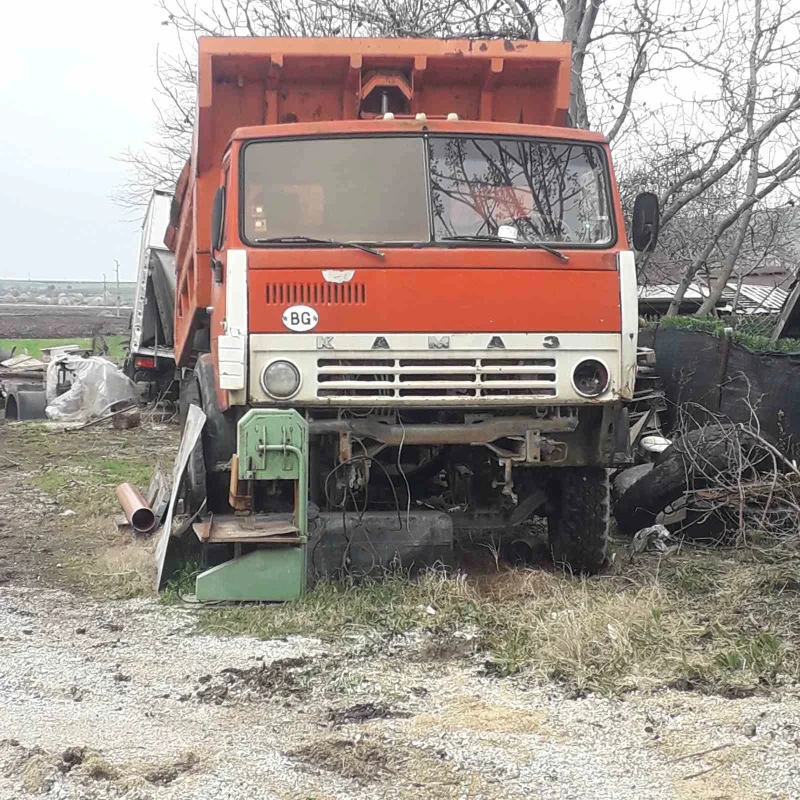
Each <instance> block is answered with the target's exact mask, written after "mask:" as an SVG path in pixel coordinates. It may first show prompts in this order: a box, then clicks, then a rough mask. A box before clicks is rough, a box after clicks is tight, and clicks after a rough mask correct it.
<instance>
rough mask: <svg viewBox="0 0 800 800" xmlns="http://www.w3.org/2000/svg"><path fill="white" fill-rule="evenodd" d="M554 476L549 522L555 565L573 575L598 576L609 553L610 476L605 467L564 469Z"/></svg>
mask: <svg viewBox="0 0 800 800" xmlns="http://www.w3.org/2000/svg"><path fill="white" fill-rule="evenodd" d="M554 473H555V474H554V481H553V482H554V486H553V490H554V491H553V496H554V502H553V504H552V507H551V511H550V514H549V515H548V518H547V527H548V537H549V539H550V550H551V552H552V555H553V562H554V563H555V565H556V566H558V567H563V568H564V569H567V570H570V571H571V572H573V573H593V572H598V571H599V570H600V569H602V568H603V566H604V565H605V563H606V551H607V549H608V522H609V511H610V501H611V490H610V486H609V482H608V473H607V472H606V471H605V469H603V468H602V467H563V468H562V469H558V470H554Z"/></svg>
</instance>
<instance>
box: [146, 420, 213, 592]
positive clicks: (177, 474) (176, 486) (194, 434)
mask: <svg viewBox="0 0 800 800" xmlns="http://www.w3.org/2000/svg"><path fill="white" fill-rule="evenodd" d="M205 424H206V415H205V413H203V410H202V409H201V408H200V407H199V406H195V405H191V406H189V413H188V414H187V416H186V426H185V427H184V429H183V436H182V437H181V443H180V446H179V447H178V454H177V456H176V457H175V466H174V468H173V470H172V496H171V497H170V499H169V506H168V507H167V518H166V520H165V521H164V527H163V528H162V529H161V537H160V538H159V540H158V545H157V546H156V569H157V571H158V572H157V576H156V591H158V590H159V589H160V588H161V585H162V579H163V573H164V562H165V561H166V558H167V548H168V547H169V540H170V536H171V534H172V517H173V515H174V514H175V503H176V502H177V499H178V491H179V490H180V485H181V480H182V479H183V474H184V472H186V465H187V464H188V463H189V456H190V455H191V452H192V450H193V449H194V446H195V445H196V444H197V442H198V441H199V439H200V433H201V432H202V430H203V426H204V425H205Z"/></svg>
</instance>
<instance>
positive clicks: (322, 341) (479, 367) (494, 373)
mask: <svg viewBox="0 0 800 800" xmlns="http://www.w3.org/2000/svg"><path fill="white" fill-rule="evenodd" d="M249 350H250V359H249V370H248V373H249V378H248V396H249V401H250V403H252V404H254V405H260V404H269V405H273V406H274V405H278V406H280V405H283V406H291V407H298V406H303V407H320V406H361V407H365V406H366V407H370V408H373V407H381V406H388V407H400V408H403V407H406V408H425V407H431V406H435V407H483V408H491V407H497V406H535V405H543V406H553V405H597V404H609V403H614V402H617V401H619V400H623V399H629V398H630V397H631V396H632V391H633V386H632V385H630V381H629V380H627V379H623V376H627V375H630V374H631V370H630V369H626V365H624V364H623V363H622V356H621V337H620V335H619V334H614V333H596V334H591V333H558V334H543V333H483V334H481V333H469V334H463V333H461V334H441V333H430V334H420V333H414V334H390V333H383V334H382V333H375V334H342V333H337V334H319V333H309V334H296V333H295V334H253V335H251V336H250V342H249ZM585 359H594V360H597V361H600V362H601V363H602V364H603V365H604V366H605V368H606V369H607V371H608V374H609V378H610V380H609V383H608V387H607V389H606V390H605V391H604V392H603V393H602V394H601V395H599V396H598V397H593V398H587V397H584V396H582V395H581V394H579V393H578V391H577V390H576V389H575V386H574V384H573V380H572V376H573V373H574V370H575V368H576V367H577V366H578V364H579V363H580V362H581V361H584V360H585ZM277 360H284V361H289V362H290V363H292V364H293V365H294V366H295V367H296V369H297V370H298V372H299V374H300V385H299V387H298V390H297V391H296V392H295V393H294V394H293V395H292V396H291V397H289V398H287V399H285V400H279V399H277V398H275V397H272V396H270V394H269V393H268V392H267V391H266V389H265V387H264V385H263V382H262V376H263V373H264V370H265V369H266V368H267V367H268V366H269V365H270V364H272V363H273V362H274V361H277Z"/></svg>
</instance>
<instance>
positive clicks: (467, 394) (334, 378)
mask: <svg viewBox="0 0 800 800" xmlns="http://www.w3.org/2000/svg"><path fill="white" fill-rule="evenodd" d="M556 378H557V374H556V360H555V359H554V358H520V357H515V358H512V357H509V358H498V357H497V356H492V357H491V358H462V357H455V358H452V359H447V358H436V357H432V358H424V357H423V358H420V357H413V358H319V359H317V397H320V398H331V397H358V398H363V399H365V400H366V399H370V398H372V399H375V400H379V399H382V400H386V399H387V398H392V397H396V398H412V397H417V398H426V399H430V400H435V399H437V398H441V399H450V400H453V399H457V398H463V399H465V400H468V399H469V398H479V397H503V398H504V399H506V400H508V399H514V398H519V399H520V400H521V401H527V400H530V399H531V398H534V397H555V396H556V394H557V392H556V386H557V381H556Z"/></svg>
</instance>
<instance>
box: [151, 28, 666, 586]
mask: <svg viewBox="0 0 800 800" xmlns="http://www.w3.org/2000/svg"><path fill="white" fill-rule="evenodd" d="M569 81H570V46H569V45H568V44H562V43H538V42H535V43H534V42H519V41H514V42H511V41H497V40H492V41H439V40H420V39H411V40H384V39H271V38H249V39H216V38H214V39H210V38H209V39H201V40H200V43H199V64H198V108H197V121H196V127H195V132H194V147H193V153H192V158H191V162H190V163H189V164H187V166H186V168H185V170H184V172H183V174H182V175H181V178H180V180H179V182H178V186H177V191H176V197H175V202H174V204H173V214H172V220H171V227H170V229H169V231H168V233H167V244H168V245H169V247H170V249H171V250H173V252H174V253H175V256H176V265H177V285H176V305H175V325H174V328H175V334H174V335H175V358H176V363H177V364H178V365H179V367H180V368H182V374H183V384H182V396H183V397H184V405H185V407H186V408H188V406H189V405H191V404H196V405H199V406H201V407H202V409H203V411H204V412H205V414H206V416H207V422H206V425H205V429H204V432H203V435H202V442H201V444H200V445H198V448H197V452H196V453H195V454H194V456H195V457H193V458H192V459H190V464H189V469H188V476H187V481H186V484H187V498H188V500H189V503H190V506H191V505H193V506H195V507H198V508H199V507H201V505H202V503H203V502H205V509H206V510H207V511H212V512H214V513H213V516H211V517H209V518H208V519H207V520H206V523H204V525H203V526H201V531H202V534H198V536H199V537H200V538H201V539H202V540H203V541H204V543H205V544H206V545H207V547H206V551H205V552H206V553H207V554H209V560H210V562H211V564H212V565H211V566H210V568H209V569H208V570H207V571H206V572H205V573H203V575H201V576H200V578H198V582H197V593H198V597H200V598H201V599H209V600H216V599H266V600H270V599H283V598H284V597H292V596H296V595H297V594H298V593H299V592H301V591H302V590H303V587H304V586H305V585H306V583H305V582H306V580H307V579H308V578H309V577H313V576H314V575H319V574H326V575H331V574H337V573H338V572H341V571H351V572H374V571H375V570H376V569H378V570H379V569H383V568H386V567H389V566H390V565H393V564H398V563H400V564H403V565H412V564H413V565H419V564H422V563H428V562H431V561H435V560H442V559H444V556H445V555H446V554H447V552H449V548H450V547H451V546H452V537H453V531H459V530H469V531H472V532H473V534H474V535H478V534H479V533H480V532H481V531H483V532H488V531H492V532H493V534H496V535H501V534H502V535H505V534H508V535H513V531H514V530H515V529H517V526H519V525H520V524H521V523H523V522H525V521H526V520H527V519H528V518H529V517H531V516H532V515H540V516H545V517H546V518H547V520H548V524H549V539H550V546H551V551H552V555H553V558H554V560H555V561H556V562H557V563H560V564H564V565H567V566H568V567H569V568H571V569H573V570H575V571H592V570H596V569H597V568H599V567H600V566H601V565H602V563H603V561H604V558H605V553H606V539H607V527H608V516H609V514H608V510H609V486H608V477H607V469H608V468H609V467H611V466H613V465H615V464H619V463H624V462H625V460H626V459H627V458H628V450H629V443H628V438H629V437H628V422H627V410H626V402H627V401H629V400H630V399H631V397H632V393H633V388H634V380H635V372H636V333H637V322H638V316H637V293H636V275H635V265H634V255H633V252H632V251H631V250H630V249H629V246H628V239H627V236H626V229H625V220H624V219H623V214H622V209H621V206H620V201H619V194H618V190H617V185H616V182H615V178H614V172H613V169H612V167H611V156H610V152H609V147H608V144H607V142H606V141H605V139H604V138H603V137H602V136H601V135H600V134H597V133H592V132H588V131H584V130H577V129H573V128H570V127H568V107H569V88H570V87H569ZM633 225H634V229H633V231H632V234H633V241H634V245H635V246H636V247H638V248H640V249H649V248H652V247H653V246H654V244H655V237H656V234H657V228H658V208H657V203H655V202H654V198H653V196H652V195H643V196H642V197H640V198H639V199H638V200H637V204H636V209H635V212H634V220H633ZM445 560H446V559H445Z"/></svg>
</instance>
